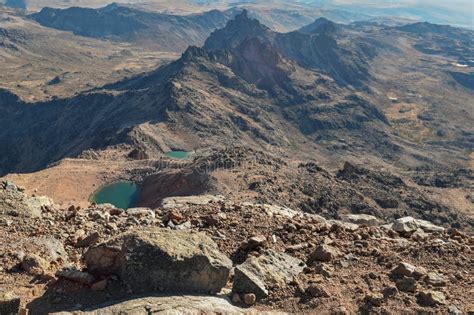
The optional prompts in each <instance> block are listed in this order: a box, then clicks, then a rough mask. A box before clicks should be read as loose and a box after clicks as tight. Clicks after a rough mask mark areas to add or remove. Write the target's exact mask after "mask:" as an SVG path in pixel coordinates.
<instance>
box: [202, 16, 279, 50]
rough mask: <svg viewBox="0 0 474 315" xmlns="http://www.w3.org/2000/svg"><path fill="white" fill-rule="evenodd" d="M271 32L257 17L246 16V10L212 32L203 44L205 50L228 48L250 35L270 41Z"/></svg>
mask: <svg viewBox="0 0 474 315" xmlns="http://www.w3.org/2000/svg"><path fill="white" fill-rule="evenodd" d="M272 36H273V32H272V31H271V30H270V28H268V27H267V26H265V25H263V24H261V23H260V22H259V21H258V20H257V19H251V18H249V17H248V12H247V10H243V11H242V12H241V13H240V14H237V15H236V16H235V17H234V19H232V20H230V21H229V22H227V24H226V26H225V27H224V28H222V29H219V30H216V31H214V32H212V34H211V35H210V36H209V38H208V39H207V40H206V42H205V44H204V48H205V49H207V50H218V49H230V48H234V47H236V46H238V45H239V44H240V43H241V42H242V41H244V40H245V39H247V38H251V37H259V38H260V39H262V40H265V41H267V42H270V38H271V37H272Z"/></svg>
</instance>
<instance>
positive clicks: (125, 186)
mask: <svg viewBox="0 0 474 315" xmlns="http://www.w3.org/2000/svg"><path fill="white" fill-rule="evenodd" d="M139 200H140V187H139V186H138V185H137V184H135V183H132V182H117V183H113V184H110V185H107V186H104V187H102V188H101V189H99V190H98V191H96V192H95V193H94V194H93V195H92V197H91V198H90V201H91V202H95V203H96V204H102V203H110V204H113V205H114V206H116V207H117V208H121V209H125V210H126V209H128V208H132V207H134V206H136V205H137V203H138V201H139Z"/></svg>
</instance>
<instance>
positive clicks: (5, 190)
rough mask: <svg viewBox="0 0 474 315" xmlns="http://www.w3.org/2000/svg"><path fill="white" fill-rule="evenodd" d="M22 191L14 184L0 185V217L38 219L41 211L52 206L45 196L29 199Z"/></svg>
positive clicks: (2, 183) (7, 182)
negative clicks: (5, 215) (2, 215)
mask: <svg viewBox="0 0 474 315" xmlns="http://www.w3.org/2000/svg"><path fill="white" fill-rule="evenodd" d="M23 191H24V189H23V188H21V187H18V186H16V185H15V184H14V183H12V182H9V181H5V182H1V183H0V215H1V214H9V215H11V216H23V217H30V218H39V217H41V215H42V212H43V210H47V209H48V208H51V207H53V206H54V204H53V201H52V200H51V199H49V198H48V197H45V196H37V197H30V196H28V195H26V194H25V193H24V192H23Z"/></svg>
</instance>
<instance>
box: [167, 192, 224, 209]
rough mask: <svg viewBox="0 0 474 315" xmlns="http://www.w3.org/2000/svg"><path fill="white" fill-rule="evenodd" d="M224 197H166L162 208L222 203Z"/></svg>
mask: <svg viewBox="0 0 474 315" xmlns="http://www.w3.org/2000/svg"><path fill="white" fill-rule="evenodd" d="M223 200H224V197H223V196H220V195H217V196H214V195H200V196H185V197H168V198H165V199H163V201H162V208H163V209H165V210H170V209H177V208H185V207H187V206H190V205H206V204H208V203H210V202H219V201H223Z"/></svg>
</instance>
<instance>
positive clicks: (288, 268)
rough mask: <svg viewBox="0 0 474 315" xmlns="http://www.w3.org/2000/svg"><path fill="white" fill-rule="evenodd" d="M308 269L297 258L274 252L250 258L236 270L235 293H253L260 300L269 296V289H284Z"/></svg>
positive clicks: (233, 288) (270, 251) (269, 251)
mask: <svg viewBox="0 0 474 315" xmlns="http://www.w3.org/2000/svg"><path fill="white" fill-rule="evenodd" d="M305 267H306V265H305V263H304V262H303V261H301V260H299V259H297V258H294V257H292V256H289V255H287V254H283V253H277V252H275V251H272V250H268V251H266V252H265V253H264V254H262V255H261V256H259V257H250V258H248V259H247V260H246V261H245V262H244V263H243V264H241V265H239V266H237V267H236V268H235V275H234V284H233V287H232V291H233V292H234V293H239V294H246V293H253V294H255V295H256V296H257V298H258V299H262V298H264V297H266V296H268V288H269V287H282V286H284V285H286V284H287V283H288V282H289V281H291V280H292V279H293V277H294V276H296V275H298V274H299V273H300V272H302V271H303V269H304V268H305Z"/></svg>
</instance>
